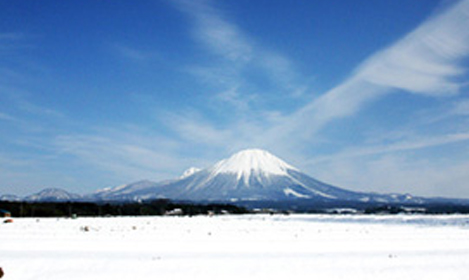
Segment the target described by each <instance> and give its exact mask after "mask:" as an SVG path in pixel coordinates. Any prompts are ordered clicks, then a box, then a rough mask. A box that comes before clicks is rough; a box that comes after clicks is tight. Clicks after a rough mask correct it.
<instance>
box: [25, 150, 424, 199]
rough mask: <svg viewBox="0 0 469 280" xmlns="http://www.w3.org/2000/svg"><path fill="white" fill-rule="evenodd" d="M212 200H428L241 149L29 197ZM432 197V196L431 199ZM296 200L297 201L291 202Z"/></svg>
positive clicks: (258, 152)
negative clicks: (334, 179) (163, 175)
mask: <svg viewBox="0 0 469 280" xmlns="http://www.w3.org/2000/svg"><path fill="white" fill-rule="evenodd" d="M160 198H164V199H171V200H187V201H195V202H201V201H205V202H207V201H214V202H229V203H234V202H236V203H240V204H242V202H256V201H264V202H265V201H267V202H269V201H270V202H280V203H283V202H286V203H290V204H292V205H293V204H294V203H297V204H298V203H300V204H301V203H306V204H307V205H310V203H312V202H315V203H318V202H321V203H322V202H325V203H335V202H351V203H413V204H415V203H424V202H425V201H426V199H423V198H418V197H412V196H410V195H407V194H375V193H361V192H354V191H350V190H346V189H342V188H338V187H335V186H331V185H328V184H326V183H323V182H320V181H318V180H316V179H314V178H312V177H310V176H308V175H306V174H304V173H302V172H301V171H300V170H299V169H297V168H295V167H293V166H292V165H290V164H288V163H286V162H284V161H283V160H281V159H279V158H278V157H276V156H274V155H272V154H270V153H269V152H267V151H264V150H259V149H250V150H244V151H241V152H238V153H236V154H234V155H232V156H231V157H229V158H227V159H224V160H221V161H219V162H217V163H216V164H214V165H213V166H211V167H209V168H206V169H202V170H200V169H197V168H190V169H188V170H186V171H185V172H184V174H183V175H182V176H180V177H179V178H175V179H173V180H167V181H162V182H152V181H148V180H145V181H139V182H135V183H131V184H126V185H121V186H118V187H114V188H105V189H101V190H98V191H96V192H94V193H91V194H88V195H84V196H80V195H77V194H72V193H69V192H67V191H64V190H61V189H45V190H43V191H41V192H39V193H36V194H33V195H30V196H27V197H25V198H23V199H22V200H25V201H148V200H152V199H160ZM427 201H428V200H427ZM293 202H294V203H293Z"/></svg>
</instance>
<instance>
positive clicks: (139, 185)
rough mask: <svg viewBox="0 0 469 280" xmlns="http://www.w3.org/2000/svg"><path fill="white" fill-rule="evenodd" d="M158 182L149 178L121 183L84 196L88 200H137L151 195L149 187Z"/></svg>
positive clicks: (156, 184)
mask: <svg viewBox="0 0 469 280" xmlns="http://www.w3.org/2000/svg"><path fill="white" fill-rule="evenodd" d="M159 184H160V183H155V182H152V181H149V180H142V181H138V182H135V183H131V184H126V185H121V186H117V187H114V188H105V189H101V190H98V191H96V192H95V193H93V194H91V195H88V196H86V199H89V200H103V201H106V200H108V201H115V200H132V201H139V200H142V199H147V198H148V196H152V195H151V189H152V188H154V187H155V186H158V185H159Z"/></svg>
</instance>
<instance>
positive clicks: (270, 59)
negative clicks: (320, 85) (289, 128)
mask: <svg viewBox="0 0 469 280" xmlns="http://www.w3.org/2000/svg"><path fill="white" fill-rule="evenodd" d="M174 3H175V6H176V7H177V8H178V9H179V10H180V11H182V12H183V13H184V14H186V15H188V16H189V18H191V19H192V23H193V26H192V34H193V36H194V38H195V39H196V40H197V41H198V42H200V43H201V45H203V46H205V47H206V49H207V50H209V51H210V52H211V53H212V54H214V55H215V56H216V57H217V58H218V61H215V62H213V63H212V64H207V65H206V66H205V67H200V66H197V67H190V69H191V72H192V73H196V74H199V75H202V76H204V77H210V79H206V81H211V83H214V84H220V82H221V84H222V85H223V86H226V87H229V88H232V87H243V88H249V87H250V86H251V85H252V82H251V81H250V77H249V76H250V75H252V74H253V73H256V75H263V76H265V77H266V78H267V79H268V80H269V82H270V83H271V84H272V85H274V86H275V87H277V88H281V90H280V91H279V92H282V94H286V95H289V96H290V97H291V96H293V97H295V96H299V95H301V94H303V93H304V91H305V85H304V82H303V81H302V79H301V75H299V74H298V72H297V71H296V70H295V67H294V65H293V63H292V62H291V61H290V60H289V59H288V58H287V57H286V56H284V55H282V54H280V53H278V52H275V51H273V50H270V49H268V48H266V47H265V46H263V45H262V44H261V43H260V42H257V41H256V40H254V39H253V38H252V37H251V36H249V34H247V33H246V32H245V31H244V30H242V29H241V28H239V27H238V25H236V24H235V23H233V22H232V21H230V20H229V19H228V18H227V17H226V16H225V15H224V14H223V12H222V11H221V10H220V9H218V8H216V7H215V4H216V2H214V1H188V0H177V1H174ZM279 92H276V93H275V94H278V93H279ZM243 95H244V96H246V97H247V98H248V99H249V98H251V96H250V95H249V93H248V92H247V90H245V92H243ZM240 98H243V96H240ZM265 98H267V96H266V97H265Z"/></svg>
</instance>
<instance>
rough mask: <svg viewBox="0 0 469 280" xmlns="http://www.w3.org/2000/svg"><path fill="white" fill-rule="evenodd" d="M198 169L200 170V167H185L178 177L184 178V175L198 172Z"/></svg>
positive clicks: (187, 175)
mask: <svg viewBox="0 0 469 280" xmlns="http://www.w3.org/2000/svg"><path fill="white" fill-rule="evenodd" d="M200 170H202V169H200V168H197V167H191V168H189V169H187V170H186V171H184V173H182V175H181V177H179V179H184V178H186V177H189V176H191V175H192V174H194V173H197V172H199V171H200Z"/></svg>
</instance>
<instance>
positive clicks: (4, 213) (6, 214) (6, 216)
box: [0, 209, 11, 218]
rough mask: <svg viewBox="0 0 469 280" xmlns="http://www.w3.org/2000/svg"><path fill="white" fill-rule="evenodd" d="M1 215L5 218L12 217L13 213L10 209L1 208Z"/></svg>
mask: <svg viewBox="0 0 469 280" xmlns="http://www.w3.org/2000/svg"><path fill="white" fill-rule="evenodd" d="M0 217H3V218H10V217H11V213H10V211H7V210H3V209H0Z"/></svg>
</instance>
